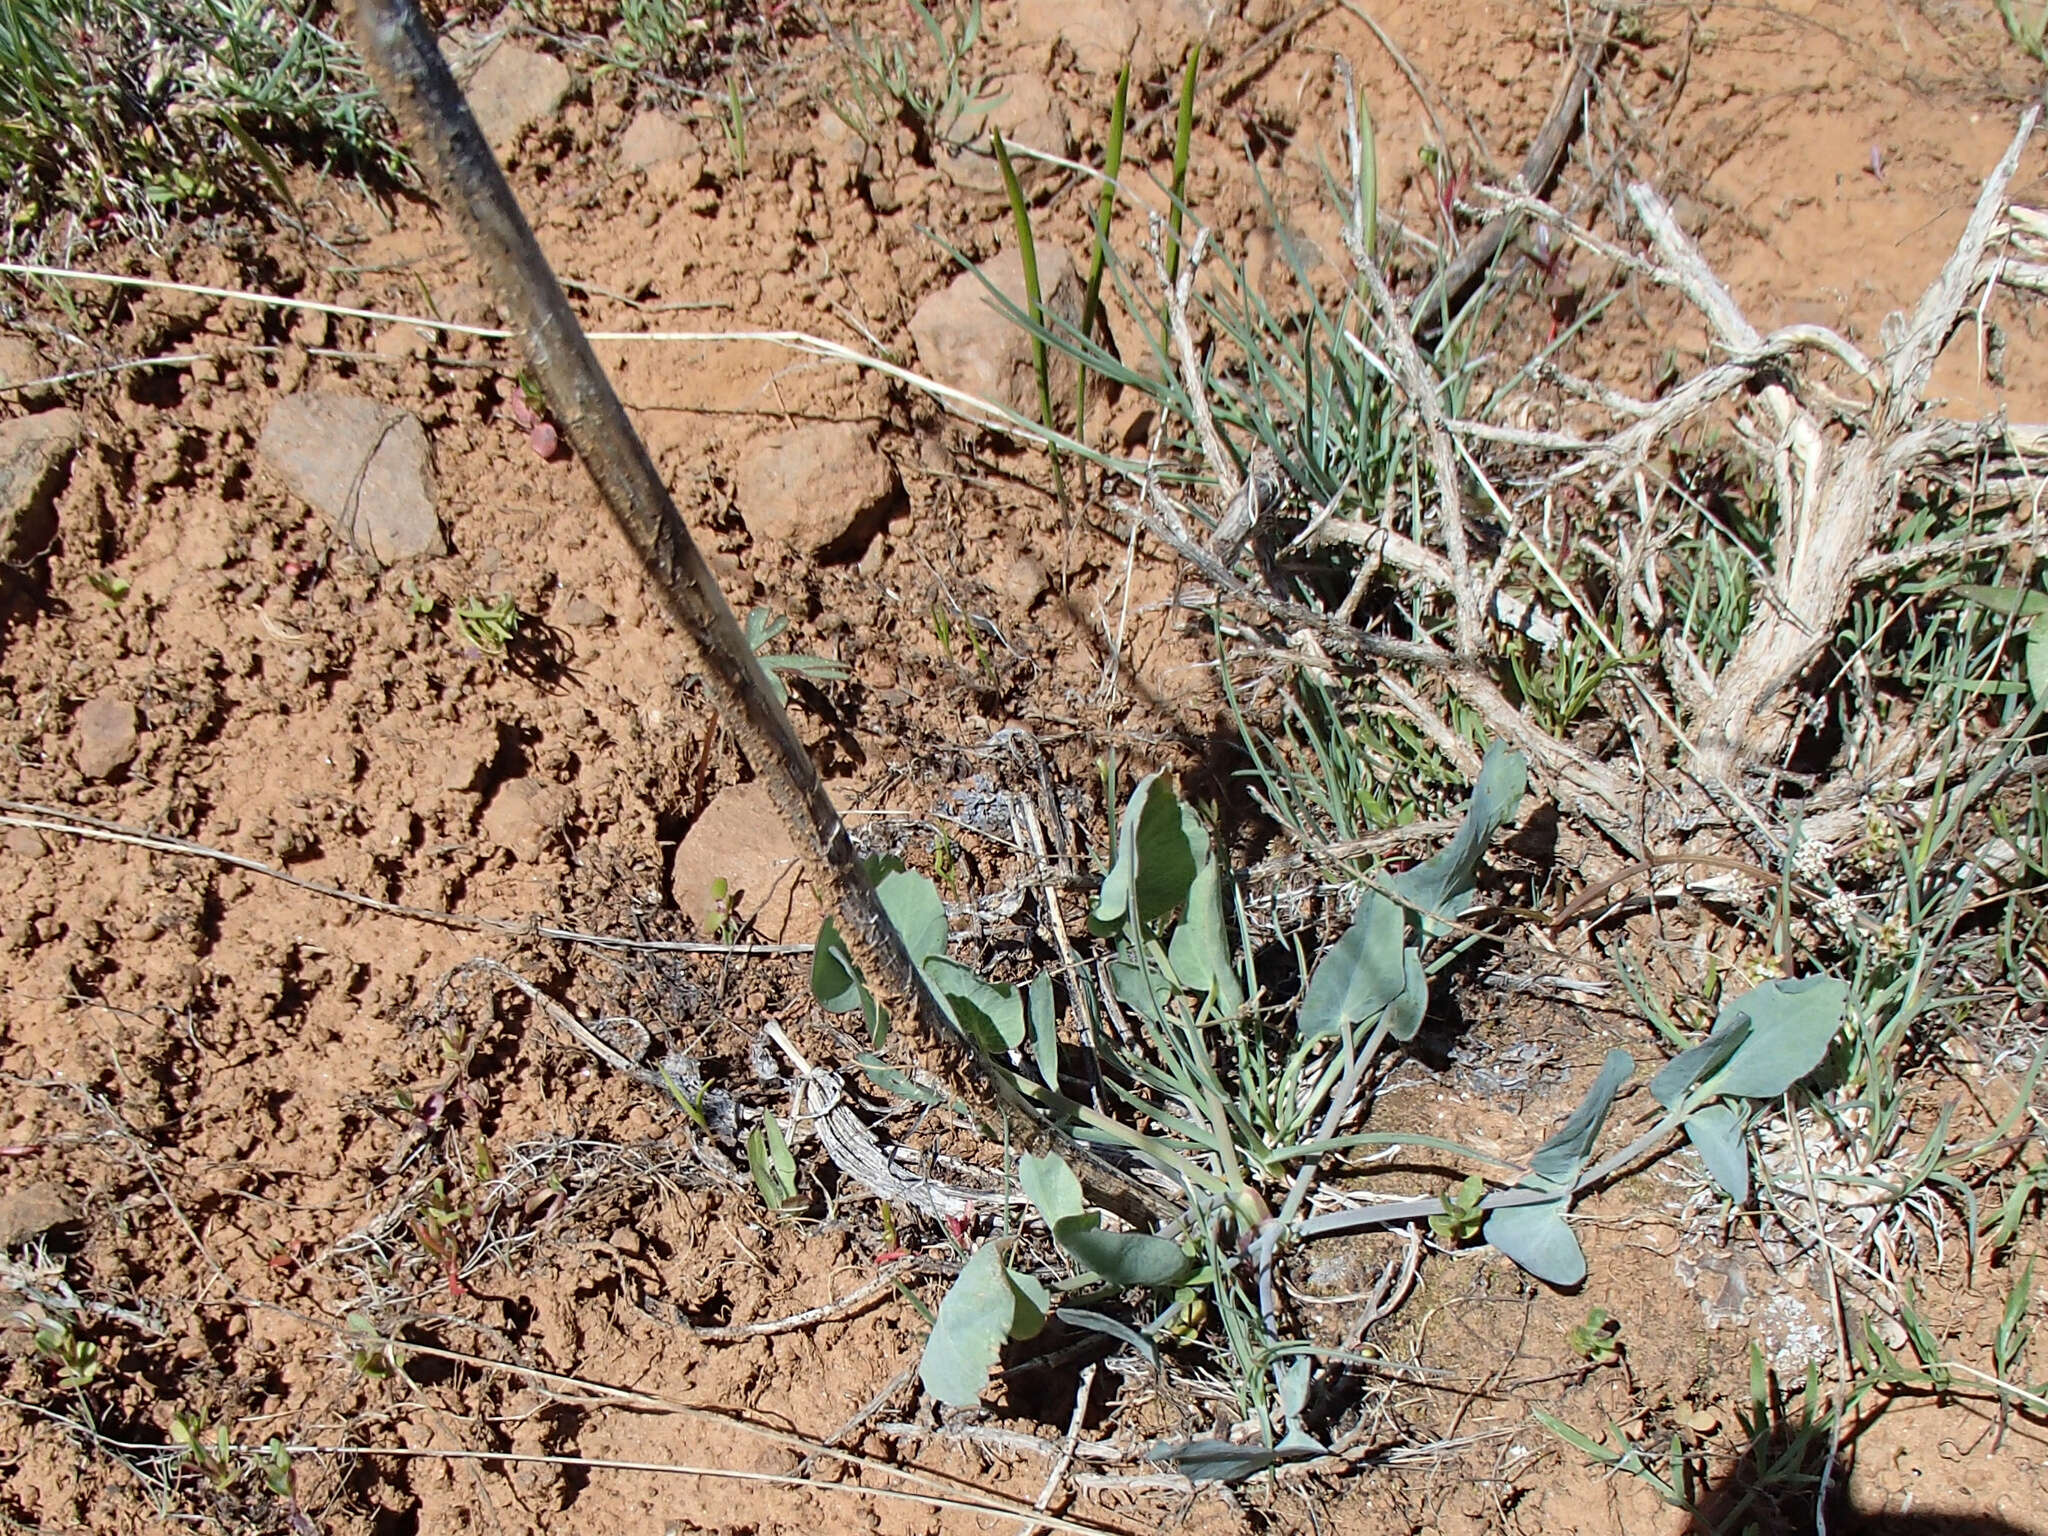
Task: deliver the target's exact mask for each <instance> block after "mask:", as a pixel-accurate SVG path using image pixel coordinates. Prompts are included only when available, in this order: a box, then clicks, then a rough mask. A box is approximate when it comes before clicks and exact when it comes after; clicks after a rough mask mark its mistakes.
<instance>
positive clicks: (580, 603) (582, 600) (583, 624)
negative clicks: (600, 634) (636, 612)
mask: <svg viewBox="0 0 2048 1536" xmlns="http://www.w3.org/2000/svg"><path fill="white" fill-rule="evenodd" d="M609 617H610V615H609V614H607V613H606V612H605V611H604V609H603V608H602V607H600V606H599V605H598V604H597V602H596V601H595V600H594V599H592V598H590V597H587V596H586V595H584V594H583V593H581V592H572V593H570V594H569V597H568V600H567V601H566V602H564V603H563V604H562V605H561V606H560V607H559V608H557V609H555V610H554V620H555V622H556V623H557V624H561V625H564V626H565V627H567V628H569V629H596V628H597V627H598V626H599V625H601V624H603V623H604V621H605V620H606V619H607V618H609Z"/></svg>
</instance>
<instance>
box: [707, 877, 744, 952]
mask: <svg viewBox="0 0 2048 1536" xmlns="http://www.w3.org/2000/svg"><path fill="white" fill-rule="evenodd" d="M738 909H739V898H738V897H737V896H735V895H734V894H733V889H732V882H731V881H729V880H727V879H726V878H725V876H723V875H720V876H718V877H717V878H716V879H715V880H713V881H712V882H711V910H710V911H709V912H706V913H705V914H704V926H705V928H706V929H708V930H709V931H710V934H711V937H712V939H713V941H714V942H716V943H719V944H730V943H732V941H733V939H734V938H735V937H736V936H737V935H738V933H739V927H740V922H739V910H738Z"/></svg>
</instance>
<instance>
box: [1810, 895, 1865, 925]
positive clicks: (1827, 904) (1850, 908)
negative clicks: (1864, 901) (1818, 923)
mask: <svg viewBox="0 0 2048 1536" xmlns="http://www.w3.org/2000/svg"><path fill="white" fill-rule="evenodd" d="M1820 909H1821V911H1822V912H1824V913H1826V914H1827V919H1828V921H1829V922H1831V923H1833V924H1834V925H1835V927H1836V929H1837V930H1839V931H1840V932H1842V933H1844V934H1850V933H1854V932H1855V931H1856V919H1857V916H1858V915H1859V914H1858V909H1857V906H1856V901H1855V898H1854V897H1852V896H1850V894H1849V893H1848V892H1847V891H1843V890H1835V891H1830V892H1829V893H1828V895H1827V899H1826V900H1824V901H1822V902H1821V904H1820Z"/></svg>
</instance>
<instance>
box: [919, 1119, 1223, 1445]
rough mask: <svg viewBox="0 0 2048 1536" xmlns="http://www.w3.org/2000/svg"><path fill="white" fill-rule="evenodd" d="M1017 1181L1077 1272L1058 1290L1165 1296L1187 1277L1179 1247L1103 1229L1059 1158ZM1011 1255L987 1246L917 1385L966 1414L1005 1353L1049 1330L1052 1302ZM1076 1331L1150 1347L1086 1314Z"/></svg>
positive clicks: (1007, 1244) (948, 1312)
mask: <svg viewBox="0 0 2048 1536" xmlns="http://www.w3.org/2000/svg"><path fill="white" fill-rule="evenodd" d="M1017 1180H1018V1183H1019V1184H1020V1185H1021V1186H1022V1188H1023V1190H1024V1195H1025V1198H1026V1199H1028V1200H1029V1201H1030V1202H1031V1203H1032V1205H1033V1207H1035V1208H1036V1210H1037V1211H1038V1214H1039V1216H1040V1217H1041V1218H1042V1219H1043V1220H1044V1222H1045V1225H1046V1228H1047V1230H1048V1231H1049V1232H1051V1234H1052V1239H1053V1242H1054V1243H1055V1244H1057V1245H1058V1247H1059V1249H1060V1251H1061V1253H1063V1254H1065V1255H1066V1256H1067V1258H1068V1260H1069V1261H1070V1262H1071V1263H1072V1264H1073V1266H1074V1269H1075V1271H1076V1275H1075V1276H1074V1277H1073V1278H1072V1279H1071V1280H1070V1281H1069V1282H1067V1283H1066V1284H1065V1285H1064V1286H1063V1287H1062V1289H1064V1290H1075V1289H1087V1288H1091V1287H1092V1288H1098V1289H1100V1288H1108V1289H1110V1290H1115V1291H1125V1290H1135V1289H1154V1290H1157V1289H1166V1290H1170V1289H1172V1288H1173V1287H1175V1286H1177V1285H1179V1284H1180V1283H1181V1282H1182V1281H1183V1280H1185V1279H1187V1278H1188V1276H1189V1275H1190V1274H1191V1273H1192V1272H1193V1270H1194V1268H1195V1264H1194V1261H1193V1260H1192V1259H1191V1258H1190V1257H1189V1256H1188V1255H1187V1254H1186V1253H1185V1252H1184V1251H1183V1250H1182V1249H1181V1247H1180V1245H1179V1244H1177V1243H1173V1242H1169V1241H1168V1240H1167V1239H1165V1238H1163V1237H1156V1236H1154V1235H1152V1234H1151V1233H1146V1232H1124V1231H1117V1230H1112V1229H1110V1228H1108V1227H1105V1226H1104V1225H1103V1218H1102V1213H1101V1212H1100V1211H1095V1210H1091V1209H1089V1208H1088V1205H1087V1202H1086V1201H1085V1200H1084V1199H1083V1198H1082V1194H1081V1182H1080V1180H1079V1179H1077V1178H1075V1177H1074V1172H1073V1170H1072V1169H1071V1168H1069V1167H1068V1166H1067V1165H1066V1163H1065V1162H1064V1161H1062V1160H1061V1159H1060V1158H1059V1157H1057V1156H1055V1155H1053V1154H1051V1153H1045V1154H1035V1155H1029V1156H1026V1157H1023V1158H1020V1159H1019V1160H1018V1165H1017ZM1012 1246H1013V1244H1012V1240H1011V1239H1008V1238H994V1239H991V1240H989V1241H988V1242H985V1243H983V1244H982V1245H981V1246H980V1247H979V1248H977V1249H976V1250H975V1251H974V1253H973V1255H972V1256H971V1257H970V1258H969V1259H968V1261H967V1263H966V1266H965V1267H964V1268H962V1270H961V1271H960V1275H959V1278H958V1279H956V1280H955V1281H954V1282H953V1284H952V1287H951V1288H950V1289H949V1290H948V1291H947V1292H946V1298H945V1300H944V1301H942V1302H941V1303H940V1304H939V1313H938V1320H937V1324H936V1326H934V1327H933V1329H932V1332H931V1336H930V1337H929V1338H928V1339H926V1340H925V1348H924V1356H923V1358H922V1360H921V1362H920V1363H919V1366H918V1375H919V1377H920V1379H921V1380H922V1381H923V1382H924V1385H925V1390H926V1391H928V1392H930V1393H931V1394H932V1396H933V1397H936V1398H937V1399H938V1400H939V1401H940V1402H942V1403H946V1404H949V1405H951V1406H953V1407H964V1406H966V1405H967V1404H969V1403H972V1402H974V1401H975V1400H976V1399H977V1398H978V1397H980V1395H981V1390H982V1388H983V1387H985V1386H987V1385H988V1374H989V1371H990V1370H991V1369H992V1368H993V1367H994V1366H995V1363H996V1360H997V1358H998V1357H999V1355H1000V1354H1001V1352H1002V1347H1003V1344H1004V1343H1005V1342H1006V1341H1007V1340H1010V1339H1028V1338H1031V1337H1032V1336H1033V1335H1035V1334H1036V1333H1037V1332H1038V1331H1039V1330H1040V1329H1041V1328H1042V1327H1044V1326H1045V1319H1046V1314H1047V1313H1048V1312H1050V1311H1051V1310H1052V1305H1053V1303H1052V1297H1051V1293H1050V1292H1049V1291H1048V1290H1047V1289H1046V1288H1045V1286H1044V1285H1042V1284H1040V1283H1039V1281H1038V1280H1037V1279H1035V1278H1034V1277H1033V1276H1031V1275H1030V1274H1028V1273H1025V1272H1022V1271H1019V1270H1015V1269H1012V1268H1011V1267H1010V1266H1009V1263H1008V1254H1009V1252H1010V1250H1011V1248H1012ZM1076 1320H1079V1319H1076ZM1082 1325H1083V1326H1086V1327H1092V1328H1095V1329H1096V1330H1097V1331H1102V1332H1109V1333H1113V1334H1116V1335H1118V1336H1123V1335H1129V1338H1130V1341H1131V1342H1136V1343H1139V1344H1141V1345H1142V1346H1146V1347H1149V1340H1148V1339H1147V1338H1146V1337H1145V1336H1144V1335H1142V1334H1139V1333H1137V1332H1135V1331H1134V1330H1130V1329H1128V1328H1126V1327H1125V1326H1124V1325H1123V1324H1121V1323H1118V1322H1116V1321H1115V1320H1113V1319H1109V1318H1104V1317H1102V1316H1100V1315H1099V1314H1094V1313H1089V1314H1086V1320H1085V1321H1083V1323H1082Z"/></svg>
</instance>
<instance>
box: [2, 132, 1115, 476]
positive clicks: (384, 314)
mask: <svg viewBox="0 0 2048 1536" xmlns="http://www.w3.org/2000/svg"><path fill="white" fill-rule="evenodd" d="M1038 158H1040V159H1050V157H1048V156H1039V157H1038ZM1054 163H1058V164H1065V163H1066V162H1064V161H1059V162H1054ZM0 274H7V275H11V276H14V277H31V278H47V279H54V280H56V281H59V282H74V283H105V284H107V285H109V286H110V287H116V288H150V289H155V290H157V291H159V292H164V293H190V294H195V295H197V296H199V297H202V298H213V299H224V300H228V301H231V302H235V303H241V304H261V305H264V306H266V307H268V308H271V309H289V310H298V311H302V312H304V313H307V314H316V315H336V316H340V317H342V318H344V319H350V320H370V321H375V322H377V323H380V324H386V325H410V326H414V327H416V328H418V329H420V330H423V331H449V332H452V333H455V334H459V335H463V336H477V337H481V338H483V339H484V340H486V341H509V340H511V339H512V333H511V332H510V331H506V330H501V329H498V328H496V327H493V326H483V325H459V324H456V323H455V322H453V321H445V320H435V319H431V318H429V317H426V316H423V315H401V314H394V313H392V312H391V311H389V310H381V309H357V308H353V307H351V306H349V305H345V304H323V303H320V302H318V301H316V300H313V299H287V298H284V297H281V296H280V295H278V294H274V293H256V292H252V291H251V290H249V289H246V288H214V287H209V286H207V285H205V284H201V283H177V282H171V281H169V280H167V279H164V278H158V277H129V276H126V275H124V274H121V273H118V272H92V271H86V270H83V269H80V268H76V267H51V266H43V265H40V264H37V263H31V262H13V261H0ZM583 334H584V338H585V339H586V340H588V341H593V342H603V343H605V344H607V345H614V344H623V343H632V342H665V343H672V344H678V343H679V344H689V345H698V346H723V345H733V344H742V343H756V344H759V345H763V346H773V347H783V348H786V349H787V350H789V351H792V352H801V353H805V354H807V355H808V356H811V357H817V358H822V359H823V360H825V361H826V362H833V363H845V364H848V365H849V366H851V367H855V368H865V369H868V370H869V371H870V372H873V373H879V374H881V375H882V376H883V377H885V378H891V379H895V380H897V381H898V382H899V383H903V384H907V385H909V386H910V387H911V388H912V389H915V390H918V391H919V392H920V393H923V394H926V395H929V396H931V397H932V398H933V399H935V400H939V401H942V402H944V403H945V404H946V405H949V406H951V407H953V408H954V409H955V410H957V411H959V412H961V413H962V414H963V415H966V416H969V417H972V418H977V419H980V420H985V421H993V422H995V423H996V424H997V425H999V426H1001V427H1002V428H1003V430H1004V431H1006V432H1014V433H1016V434H1017V435H1018V436H1020V437H1028V438H1032V439H1035V440H1036V441H1038V442H1041V443H1044V444H1045V445H1046V446H1047V447H1048V448H1056V449H1061V450H1064V451H1065V452H1068V453H1073V454H1079V455H1082V456H1084V457H1086V458H1089V459H1092V460H1093V461H1095V462H1096V463H1098V464H1100V465H1102V466H1103V467H1104V468H1106V469H1108V470H1110V471H1112V472H1113V473H1116V474H1123V475H1129V476H1131V477H1133V478H1139V477H1142V476H1143V475H1144V474H1145V472H1146V468H1147V466H1146V465H1144V464H1143V463H1141V462H1139V461H1138V460H1136V459H1125V458H1118V457H1115V456H1114V455H1108V454H1101V453H1096V452H1094V451H1092V450H1090V449H1089V448H1088V447H1087V446H1086V445H1085V444H1083V443H1081V442H1079V441H1077V440H1076V439H1074V438H1071V437H1068V436H1067V435H1066V434H1064V433H1061V432H1055V431H1051V430H1048V429H1047V428H1046V427H1044V426H1043V425H1041V424H1040V423H1038V422H1035V421H1033V420H1031V419H1030V418H1029V417H1028V416H1022V415H1019V414H1018V413H1017V412H1015V411H1013V410H1010V409H1009V408H1008V407H1007V406H1003V405H999V404H997V403H996V402H995V401H993V400H983V399H982V398H980V397H979V396H978V395H970V394H969V393H967V391H966V390H964V389H955V388H954V387H953V386H952V385H950V384H942V383H940V382H939V381H938V380H937V379H930V378H926V377H925V376H924V375H923V374H921V373H915V372H913V371H912V370H910V369H908V368H905V367H902V366H900V365H899V364H896V363H891V362H888V361H886V360H884V359H882V358H878V357H871V356H869V355H868V354H867V353H865V352H861V351H857V350H856V349H854V348H852V347H849V346H846V345H845V344H844V343H842V342H837V341H829V340H827V339H826V338H825V337H822V336H813V335H811V334H810V333H809V332H808V331H585V332H584V333H583ZM166 366H168V364H166Z"/></svg>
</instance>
